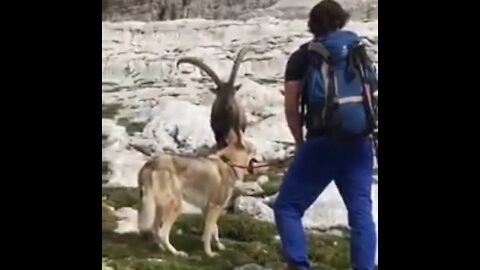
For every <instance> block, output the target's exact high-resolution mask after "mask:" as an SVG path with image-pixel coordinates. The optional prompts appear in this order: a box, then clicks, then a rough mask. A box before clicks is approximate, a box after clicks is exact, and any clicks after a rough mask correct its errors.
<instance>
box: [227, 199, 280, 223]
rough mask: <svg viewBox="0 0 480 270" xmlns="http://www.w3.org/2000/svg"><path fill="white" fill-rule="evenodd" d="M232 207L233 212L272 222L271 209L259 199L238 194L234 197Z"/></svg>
mask: <svg viewBox="0 0 480 270" xmlns="http://www.w3.org/2000/svg"><path fill="white" fill-rule="evenodd" d="M233 207H234V208H233V209H234V212H235V213H238V214H240V213H242V214H247V215H249V216H251V217H254V218H256V219H258V220H262V221H268V222H272V223H273V222H274V220H275V219H274V216H273V210H272V208H270V207H268V206H267V205H266V204H264V203H263V202H262V200H261V199H258V198H254V197H248V196H240V197H238V198H236V199H235V202H234V205H233Z"/></svg>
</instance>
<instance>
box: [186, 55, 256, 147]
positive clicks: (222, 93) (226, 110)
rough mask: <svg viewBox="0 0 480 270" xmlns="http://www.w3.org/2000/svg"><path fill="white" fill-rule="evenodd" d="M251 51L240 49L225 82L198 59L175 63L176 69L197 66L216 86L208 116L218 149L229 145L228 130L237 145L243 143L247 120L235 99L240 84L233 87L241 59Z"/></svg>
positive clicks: (188, 58) (193, 58)
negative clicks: (236, 140)
mask: <svg viewBox="0 0 480 270" xmlns="http://www.w3.org/2000/svg"><path fill="white" fill-rule="evenodd" d="M251 50H252V48H250V47H244V48H242V49H240V51H239V52H238V53H237V55H236V57H235V60H234V61H233V66H232V70H231V72H230V77H229V80H228V81H227V82H223V81H221V80H220V78H219V77H218V75H217V74H216V73H215V72H214V71H213V70H212V69H211V68H210V67H209V66H208V65H207V64H205V63H204V62H203V61H202V60H200V59H199V58H195V57H183V58H181V59H179V60H178V61H177V67H178V66H179V65H180V64H182V63H189V64H192V65H194V66H197V67H198V68H200V69H201V70H203V71H204V72H205V73H207V74H208V76H210V78H211V79H212V80H213V82H214V83H215V85H216V88H214V89H211V91H212V92H213V93H214V94H215V100H214V102H213V105H212V110H211V114H210V127H211V128H212V131H213V133H214V136H215V141H216V143H217V148H218V149H222V148H224V147H226V146H227V145H228V144H229V142H228V141H227V138H228V136H229V132H230V130H233V131H234V132H235V133H236V136H237V137H238V138H240V139H239V140H238V143H242V142H243V141H242V139H241V138H242V136H243V133H244V132H245V129H246V127H247V118H246V116H245V110H244V108H243V107H242V106H241V105H240V103H238V101H237V100H236V98H235V93H236V92H237V91H238V90H239V89H240V87H241V84H238V85H235V78H236V76H237V73H238V70H239V68H240V64H241V62H242V61H243V58H244V57H245V55H246V53H247V52H249V51H251Z"/></svg>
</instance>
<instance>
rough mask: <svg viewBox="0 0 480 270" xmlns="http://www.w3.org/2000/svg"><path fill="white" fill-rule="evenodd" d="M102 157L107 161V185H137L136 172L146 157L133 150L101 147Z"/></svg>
mask: <svg viewBox="0 0 480 270" xmlns="http://www.w3.org/2000/svg"><path fill="white" fill-rule="evenodd" d="M103 159H104V160H106V161H108V164H109V170H110V172H111V175H110V177H109V179H108V182H107V183H106V184H104V186H107V187H137V186H138V183H137V182H138V179H137V178H138V172H139V170H140V168H141V167H142V166H143V164H145V162H146V160H147V158H146V157H145V156H144V155H143V154H142V153H140V152H138V151H134V150H126V149H124V150H120V151H115V150H112V149H103Z"/></svg>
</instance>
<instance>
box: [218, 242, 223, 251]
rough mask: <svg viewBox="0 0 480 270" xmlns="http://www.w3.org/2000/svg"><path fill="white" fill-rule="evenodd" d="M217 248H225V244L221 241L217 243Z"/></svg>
mask: <svg viewBox="0 0 480 270" xmlns="http://www.w3.org/2000/svg"><path fill="white" fill-rule="evenodd" d="M217 248H218V250H225V245H224V244H222V243H217Z"/></svg>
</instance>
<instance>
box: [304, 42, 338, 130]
mask: <svg viewBox="0 0 480 270" xmlns="http://www.w3.org/2000/svg"><path fill="white" fill-rule="evenodd" d="M308 50H309V51H312V52H314V53H315V55H318V56H320V59H319V60H320V61H321V64H320V66H319V71H320V72H321V73H322V75H323V78H324V80H325V84H324V89H325V104H324V106H323V109H322V112H321V119H322V121H323V120H324V119H325V118H326V115H327V112H328V111H329V110H330V108H331V106H333V104H334V103H335V98H336V94H337V85H336V80H335V76H334V72H333V69H332V67H331V65H330V64H329V62H330V52H329V51H328V50H327V48H325V46H323V44H322V43H320V42H318V41H311V42H310V43H309V44H308ZM317 59H318V58H317Z"/></svg>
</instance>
